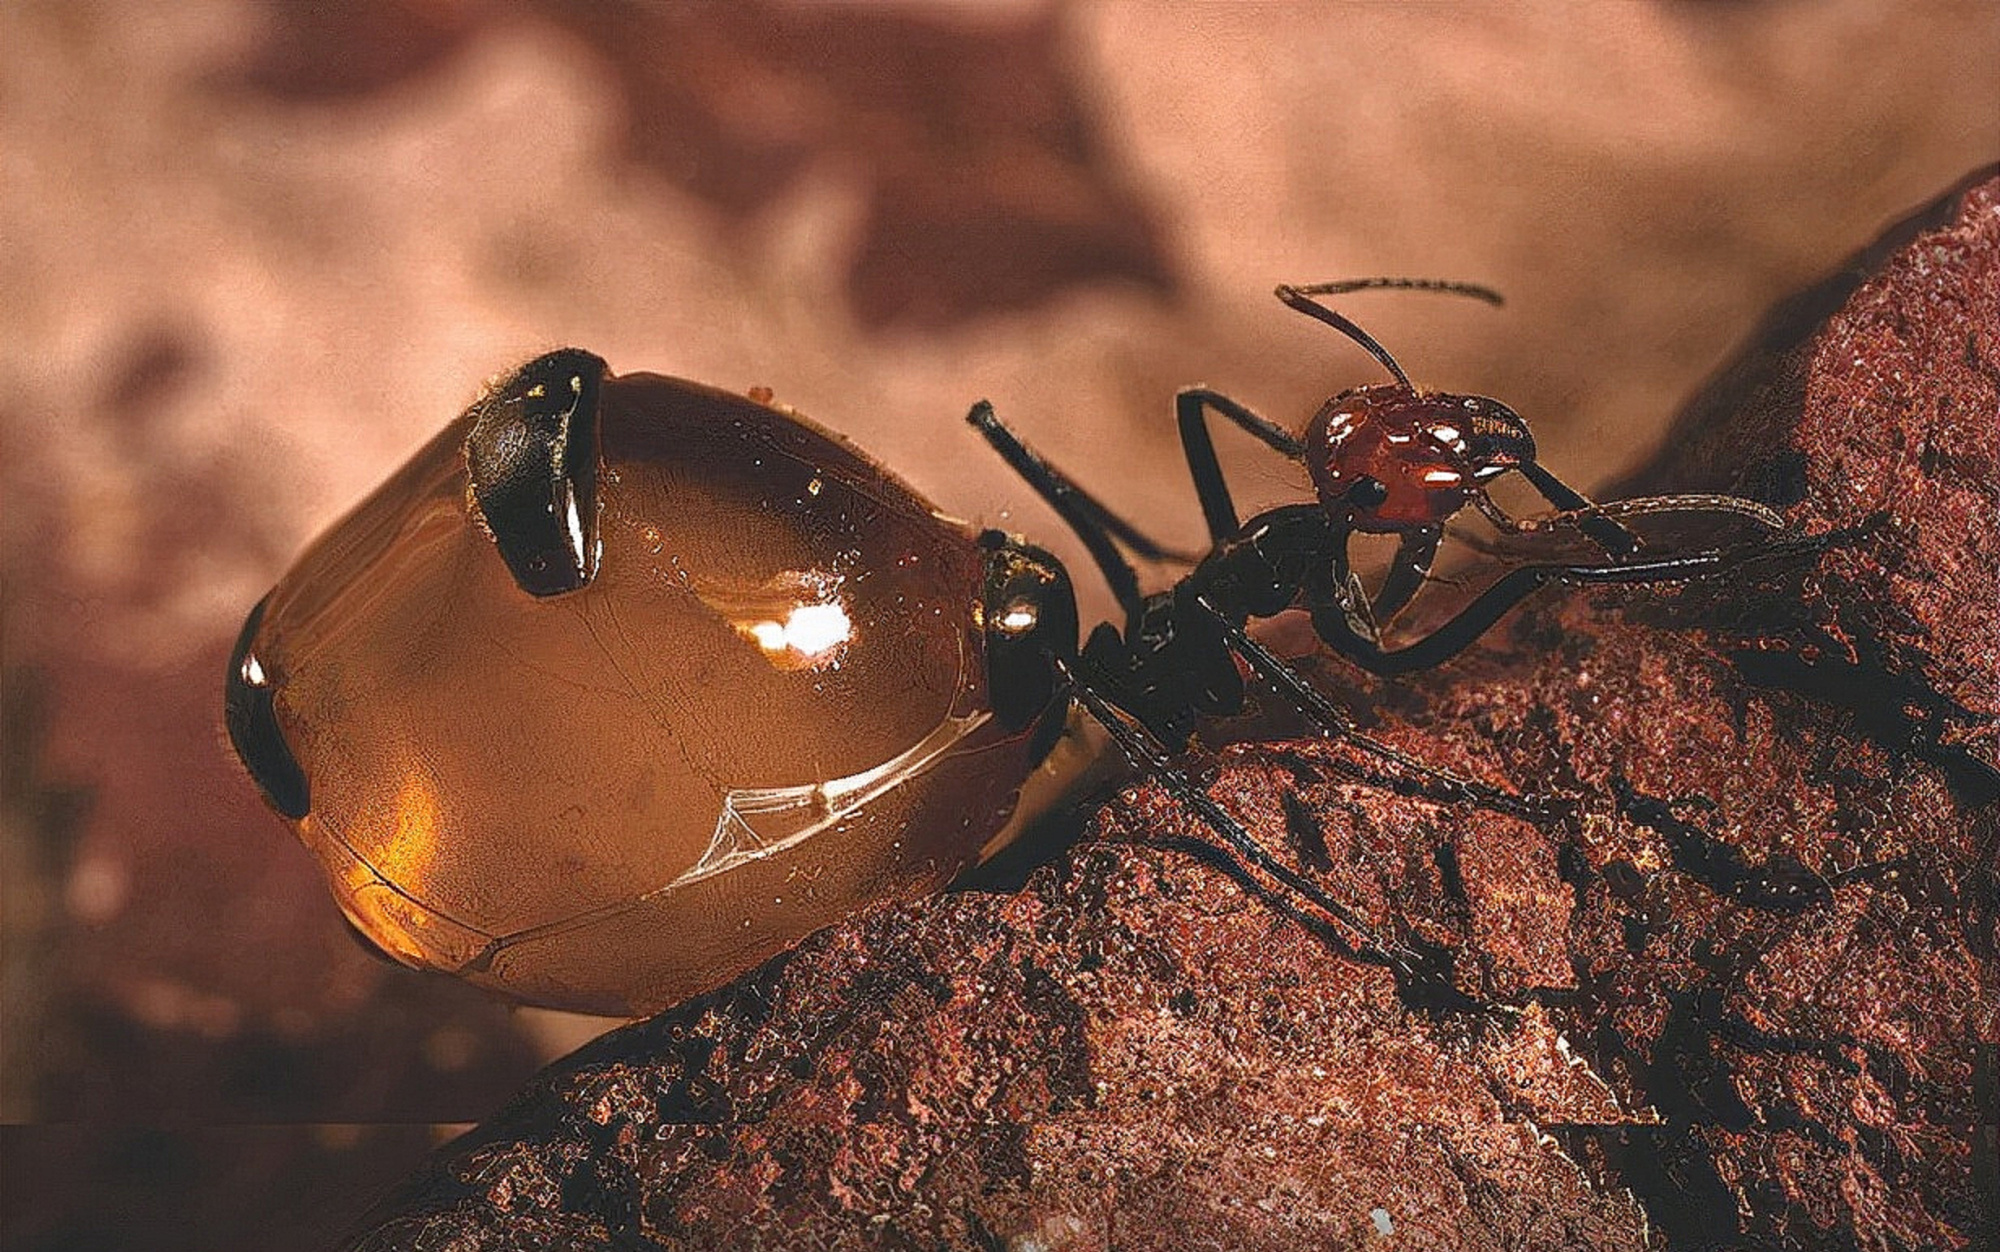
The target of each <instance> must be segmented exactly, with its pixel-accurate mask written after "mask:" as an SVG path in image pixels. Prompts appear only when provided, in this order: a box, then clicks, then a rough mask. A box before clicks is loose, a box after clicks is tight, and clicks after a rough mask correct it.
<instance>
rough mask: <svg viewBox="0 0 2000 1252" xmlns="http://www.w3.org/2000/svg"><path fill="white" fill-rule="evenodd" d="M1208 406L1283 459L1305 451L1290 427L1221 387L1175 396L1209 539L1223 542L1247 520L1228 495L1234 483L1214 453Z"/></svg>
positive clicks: (1184, 446)
mask: <svg viewBox="0 0 2000 1252" xmlns="http://www.w3.org/2000/svg"><path fill="white" fill-rule="evenodd" d="M1208 409H1214V410H1215V411H1216V412H1217V413H1220V414H1222V416H1224V417H1226V418H1228V419H1229V420H1230V421H1232V422H1234V423H1235V424H1236V425H1237V426H1239V427H1241V428H1242V429H1243V430H1245V431H1247V432H1249V433H1250V434H1251V435H1253V436H1255V437H1256V438H1257V439H1258V440H1260V441H1262V442H1263V443H1264V444H1265V445H1266V446H1267V447H1269V448H1271V449H1272V450H1273V451H1275V452H1276V453H1278V455H1280V456H1282V457H1286V458H1288V459H1290V460H1293V461H1296V460H1299V459H1300V458H1301V457H1303V456H1304V455H1305V452H1304V448H1303V446H1302V445H1301V444H1300V443H1299V441H1298V440H1297V439H1296V438H1294V437H1293V435H1292V433H1291V432H1290V431H1288V430H1286V429H1285V428H1284V427H1282V426H1280V425H1278V424H1277V423H1276V422H1273V421H1270V420H1268V419H1266V418H1262V417H1259V416H1258V415H1257V414H1256V413H1255V412H1253V411H1252V410H1250V409H1248V408H1246V407H1245V406H1243V405H1241V404H1238V403H1237V402H1236V401H1234V400H1232V399H1230V398H1229V397H1228V396H1225V395H1223V394H1222V393H1221V392H1219V391H1210V390H1209V389H1208V388H1206V387H1188V388H1185V389H1183V390H1182V391H1181V392H1180V394H1179V395H1176V396H1175V397H1174V416H1175V418H1176V420H1177V421H1178V422H1179V424H1180V430H1181V453H1182V455H1183V456H1185V457H1186V458H1187V467H1188V473H1189V474H1191V475H1192V476H1193V477H1194V490H1195V495H1196V496H1197V497H1198V498H1199V499H1200V500H1201V515H1202V518H1203V520H1204V521H1206V522H1207V523H1208V538H1209V542H1211V543H1221V542H1222V541H1223V540H1225V539H1233V538H1235V537H1236V532H1237V531H1239V530H1241V529H1242V527H1243V522H1242V519H1241V518H1239V517H1238V516H1237V515H1236V504H1235V502H1234V501H1233V500H1231V499H1230V497H1229V483H1228V481H1227V480H1225V479H1224V478H1223V476H1222V463H1221V462H1220V461H1218V460H1216V457H1215V441H1214V439H1213V438H1212V437H1211V436H1210V435H1209V433H1208V414H1207V412H1206V410H1208Z"/></svg>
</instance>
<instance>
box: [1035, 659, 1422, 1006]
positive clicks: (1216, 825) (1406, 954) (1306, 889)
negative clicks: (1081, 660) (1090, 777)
mask: <svg viewBox="0 0 2000 1252" xmlns="http://www.w3.org/2000/svg"><path fill="white" fill-rule="evenodd" d="M1052 660H1053V662H1054V664H1055V667H1056V672H1057V673H1058V674H1059V675H1061V677H1062V678H1063V679H1064V680H1065V682H1066V683H1067V685H1068V686H1069V689H1070V695H1071V696H1072V697H1073V698H1074V699H1075V700H1076V701H1077V703H1079V704H1081V705H1083V707H1084V711H1085V712H1087V713H1089V714H1090V716H1091V717H1092V718H1093V719H1095V720H1096V721H1097V723H1098V724H1099V725H1100V726H1102V727H1104V729H1105V730H1106V731H1107V732H1108V733H1109V734H1110V735H1111V738H1112V740H1113V742H1115V743H1116V744H1117V745H1118V750H1119V751H1120V752H1121V753H1123V754H1124V756H1125V759H1126V760H1127V761H1129V762H1130V763H1131V764H1132V766H1133V767H1134V768H1135V769H1139V770H1143V771H1144V772H1145V773H1146V774H1147V775H1149V776H1150V777H1152V778H1155V779H1157V780H1158V781H1159V783H1160V785H1161V786H1163V787H1165V788H1166V789H1167V792H1168V793H1169V794H1170V795H1172V796H1173V797H1174V798H1175V799H1176V800H1178V801H1180V802H1181V803H1182V804H1185V805H1187V806H1188V807H1189V808H1190V809H1192V810H1194V812H1195V813H1196V814H1198V815H1199V816H1200V817H1201V820H1202V821H1203V822H1204V823H1206V824H1207V826H1208V827H1209V829H1211V830H1213V831H1214V832H1215V833H1216V834H1218V835H1220V836H1221V837H1222V840H1223V842H1224V843H1227V844H1228V845H1229V847H1230V849H1231V850H1232V851H1233V852H1234V853H1235V855H1236V856H1238V857H1239V858H1241V859H1242V860H1243V861H1244V862H1245V863H1247V864H1249V865H1251V866H1253V867H1255V868H1256V869H1258V870H1260V871H1262V872H1263V873H1265V874H1267V875H1269V876H1270V877H1271V878H1272V879H1273V880H1274V881H1276V882H1277V883H1278V884H1279V885H1280V886H1282V887H1284V888H1286V889H1287V890H1289V891H1291V892H1293V893H1294V894H1296V895H1297V896H1299V897H1300V898H1301V899H1303V900H1306V901H1308V902H1310V903H1311V904H1312V905H1313V906H1315V907H1316V908H1318V909H1319V910H1320V911H1321V912H1323V913H1325V914H1326V915H1327V916H1328V917H1331V918H1333V919H1334V921H1335V922H1337V923H1338V924H1339V927H1340V928H1341V929H1342V930H1344V931H1346V932H1347V933H1348V934H1350V935H1352V936H1353V938H1351V939H1349V940H1348V941H1347V944H1348V947H1349V949H1350V950H1351V951H1353V952H1354V953H1356V954H1357V955H1365V956H1372V957H1374V958H1375V959H1377V960H1379V961H1382V962H1383V963H1385V964H1387V965H1389V966H1390V967H1392V968H1394V969H1395V970H1397V971H1398V972H1400V973H1403V974H1405V975H1415V974H1417V973H1418V971H1419V970H1420V968H1421V964H1422V963H1421V962H1420V961H1419V960H1418V959H1417V957H1416V954H1415V953H1413V952H1411V951H1409V950H1408V949H1407V948H1404V947H1403V946H1402V945H1400V944H1397V943H1394V942H1390V941H1386V940H1383V939H1380V938H1377V937H1376V935H1375V933H1374V931H1373V929H1372V928H1370V927H1369V926H1368V924H1367V923H1365V922H1363V921H1362V920H1361V919H1360V918H1359V917H1357V916H1356V915H1355V913H1354V911H1353V910H1352V909H1350V908H1348V907H1347V906H1346V905H1344V904H1342V903H1340V902H1339V901H1338V900H1335V899H1333V898H1332V897H1331V896H1329V895H1327V894H1326V893H1325V892H1324V891H1321V890H1320V889H1319V887H1317V886H1316V885H1314V884H1313V883H1311V882H1309V881H1308V880H1306V879H1305V878H1304V877H1303V876H1301V875H1300V874H1299V873H1297V872H1296V871H1295V870H1292V869H1290V868H1288V867H1287V866H1286V865H1284V864H1283V863H1282V862H1280V861H1278V860H1276V859H1275V858H1274V857H1272V855H1271V854H1270V853H1269V852H1267V851H1265V849H1264V847H1263V845H1261V844H1259V843H1258V842H1257V841H1256V840H1255V839H1253V838H1251V837H1250V832H1249V831H1247V830H1245V829H1243V826H1242V825H1241V823H1239V822H1238V821H1237V820H1236V819H1235V818H1234V817H1232V816H1230V814H1229V811H1228V810H1227V809H1225V808H1223V807H1222V806H1221V805H1220V804H1217V803H1216V802H1215V801H1214V800H1213V799H1212V798H1210V796H1209V795H1208V793H1207V792H1205V791H1203V790H1202V789H1201V788H1199V787H1197V786H1195V785H1194V782H1193V780H1191V779H1190V778H1188V776H1187V775H1186V774H1185V773H1183V772H1181V771H1180V770H1179V769H1176V768H1175V767H1174V765H1173V762H1172V761H1171V760H1170V759H1169V758H1168V756H1167V752H1166V749H1165V748H1163V747H1162V746H1161V745H1160V743H1159V741H1158V740H1156V739H1154V738H1153V736H1152V733H1151V732H1150V731H1148V730H1146V729H1145V728H1144V727H1143V726H1141V725H1139V724H1138V723H1136V722H1134V721H1132V720H1131V719H1130V718H1128V717H1127V716H1126V714H1125V713H1124V712H1123V711H1122V710H1120V709H1119V708H1118V707H1117V706H1116V705H1113V704H1112V703H1111V702H1110V701H1108V700H1106V699H1105V698H1104V697H1103V696H1101V695H1099V694H1097V692H1096V691H1095V690H1094V689H1093V688H1092V687H1091V685H1090V684H1089V683H1088V682H1085V681H1084V680H1083V679H1081V678H1079V677H1078V676H1077V674H1076V672H1075V671H1074V670H1073V669H1072V668H1071V666H1070V663H1069V662H1067V661H1065V660H1063V659H1062V658H1060V657H1056V658H1052Z"/></svg>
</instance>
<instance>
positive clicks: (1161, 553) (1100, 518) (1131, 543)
mask: <svg viewBox="0 0 2000 1252" xmlns="http://www.w3.org/2000/svg"><path fill="white" fill-rule="evenodd" d="M982 403H984V402H982ZM987 409H988V411H989V412H990V411H991V409H992V406H991V405H990V404H988V405H987ZM967 420H969V421H970V420H972V419H970V418H968V419H967ZM972 424H973V425H974V426H977V427H978V428H979V430H980V432H981V433H982V434H985V435H986V437H987V440H988V442H989V443H990V442H992V441H993V435H992V433H991V432H990V431H989V430H988V428H987V427H986V426H985V425H984V424H982V423H981V422H978V421H972ZM992 424H993V426H994V427H996V428H998V429H999V430H1000V431H1002V432H1004V434H1005V437H1006V438H1008V439H1009V440H1012V441H1013V442H1016V443H1018V442H1019V440H1018V439H1016V438H1015V437H1014V435H1013V432H1012V431H1009V430H1007V427H1006V425H1005V424H1004V423H1002V422H1001V421H1000V419H999V418H997V417H995V418H994V419H993V423H992ZM994 446H995V447H996V448H999V445H998V444H995V445H994ZM999 450H1000V455H1001V456H1002V457H1006V456H1007V452H1006V450H1005V449H1004V448H1001V449H999ZM1029 455H1030V456H1033V457H1035V459H1036V460H1038V461H1040V460H1042V458H1041V456H1040V454H1038V453H1035V452H1032V451H1030V452H1029ZM1010 464H1011V461H1010ZM1042 465H1043V467H1044V468H1046V469H1047V470H1048V472H1049V474H1050V475H1051V476H1052V477H1053V478H1054V479H1055V480H1056V481H1057V482H1059V483H1061V484H1062V485H1063V487H1064V489H1065V490H1067V491H1068V492H1069V494H1070V496H1071V498H1072V499H1073V500H1074V501H1075V502H1076V503H1077V504H1078V505H1079V506H1080V507H1082V508H1083V509H1084V510H1085V511H1086V512H1087V513H1089V514H1090V517H1091V520H1092V521H1094V522H1096V523H1097V524H1098V525H1099V526H1102V527H1103V528H1104V529H1105V530H1106V531H1108V532H1110V533H1111V534H1112V535H1113V536H1114V537H1116V538H1117V539H1118V541H1119V542H1120V543H1122V544H1124V545H1125V546H1126V547H1127V548H1130V549H1131V550H1132V551H1133V552H1136V553H1137V554H1139V555H1140V556H1141V557H1144V558H1145V559H1146V560H1148V561H1178V562H1180V563H1182V564H1184V565H1193V564H1195V563H1196V562H1197V561H1199V560H1201V556H1202V554H1201V553H1199V552H1187V551H1184V550H1182V549H1180V548H1169V547H1168V546H1167V545H1165V544H1163V543H1161V542H1160V541H1159V540H1157V539H1155V538H1153V537H1152V536H1151V535H1149V534H1147V533H1146V532H1145V531H1143V530H1140V529H1139V528H1138V527H1137V526H1134V525H1133V524H1132V523H1130V522H1128V521H1126V520H1125V519H1124V518H1123V517H1121V516H1119V515H1118V514H1117V513H1114V512H1112V510H1111V506H1110V505H1108V504H1105V503H1104V502H1103V501H1102V500H1099V499H1098V498H1097V497H1096V496H1094V495H1092V494H1090V492H1089V491H1087V490H1085V489H1084V488H1083V486H1082V485H1081V484H1079V483H1078V482H1077V481H1076V480H1075V479H1073V478H1071V477H1070V476H1069V475H1068V474H1065V473H1063V472H1062V471H1061V470H1059V469H1057V468H1056V467H1055V466H1053V465H1051V464H1049V463H1048V462H1047V461H1042ZM1030 485H1031V486H1032V485H1033V484H1032V483H1030Z"/></svg>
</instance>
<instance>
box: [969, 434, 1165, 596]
mask: <svg viewBox="0 0 2000 1252" xmlns="http://www.w3.org/2000/svg"><path fill="white" fill-rule="evenodd" d="M965 420H966V421H967V422H970V423H971V424H972V425H973V426H975V427H977V428H978V430H979V433H980V434H981V435H984V436H985V437H986V442H987V443H989V444H991V445H992V446H993V450H994V451H995V452H998V453H999V454H1000V458H1001V459H1002V460H1004V461H1006V462H1007V464H1008V465H1010V466H1012V467H1013V468H1014V472H1015V473H1017V474H1019V475H1020V476H1021V477H1022V478H1023V479H1025V480H1027V483H1028V485H1029V486H1030V487H1033V488H1034V489H1035V494H1037V495H1039V496H1041V498H1042V499H1044V500H1046V501H1048V503H1049V507H1050V508H1052V509H1054V510H1055V511H1056V512H1057V513H1059V514H1061V516H1062V519H1063V521H1065V522H1068V523H1069V528H1070V529H1071V530H1072V531H1075V532H1076V537H1077V538H1079V539H1081V540H1083V546H1084V547H1086V548H1088V549H1090V556H1091V559H1092V560H1094V561H1096V562H1097V568H1098V570H1099V572H1101V573H1102V574H1103V575H1104V581H1105V582H1107V583H1109V584H1110V585H1111V594H1112V595H1114V596H1116V597H1117V598H1118V604H1119V607H1120V608H1122V609H1124V610H1125V615H1126V617H1127V618H1131V619H1136V618H1137V617H1138V615H1139V612H1140V610H1141V608H1142V607H1144V605H1145V597H1144V596H1143V595H1141V594H1140V592H1139V576H1138V574H1136V573H1135V572H1133V569H1132V563H1131V562H1130V561H1127V560H1126V559H1125V557H1124V556H1123V554H1121V553H1120V552H1119V551H1118V545H1117V544H1115V543H1113V542H1112V539H1111V535H1112V533H1113V528H1112V527H1110V526H1107V525H1106V523H1105V518H1106V517H1107V516H1108V514H1109V510H1107V509H1105V508H1104V507H1103V506H1102V505H1100V504H1098V503H1097V502H1096V501H1095V500H1092V499H1091V498H1090V497H1089V496H1088V495H1086V494H1085V493H1084V491H1083V490H1082V489H1081V488H1080V487H1078V486H1077V485H1076V484H1075V483H1073V482H1071V481H1070V480H1069V478H1068V477H1067V476H1065V475H1064V474H1063V473H1062V472H1061V471H1060V470H1058V469H1056V468H1055V467H1054V466H1052V465H1050V464H1049V463H1048V462H1047V461H1044V460H1043V459H1042V458H1041V457H1039V456H1037V455H1036V454H1035V453H1034V451H1033V450H1031V449H1030V448H1029V447H1028V445H1026V444H1024V443H1022V442H1021V440H1020V439H1019V438H1018V437H1017V436H1016V435H1015V434H1014V432H1013V431H1011V430H1008V429H1007V427H1006V426H1005V425H1003V424H1002V423H1001V421H1000V419H999V418H998V417H997V416H995V415H994V412H993V406H992V405H991V404H989V403H988V402H986V401H984V400H981V401H980V402H979V403H977V404H975V405H973V406H972V411H971V412H970V413H968V414H966V415H965ZM1120 525H1123V523H1120ZM1127 529H1128V530H1129V529H1130V528H1129V527H1128V528H1127ZM1132 533H1134V534H1136V533H1137V532H1132ZM1148 542H1149V543H1150V541H1148ZM1155 546H1157V545H1155Z"/></svg>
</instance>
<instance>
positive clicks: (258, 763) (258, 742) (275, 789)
mask: <svg viewBox="0 0 2000 1252" xmlns="http://www.w3.org/2000/svg"><path fill="white" fill-rule="evenodd" d="M270 601H271V598H270V597H269V596H265V597H264V598H263V599H262V600H260V601H258V602H257V607H256V608H254V609H251V610H250V617H249V620H247V621H246V622H244V623H243V633H242V634H240V635H238V636H237V638H236V647H235V649H234V650H233V651H231V653H230V654H229V673H228V674H227V676H226V677H225V678H224V679H223V687H222V716H223V721H224V723H225V724H226V725H227V726H228V728H229V743H230V746H231V747H233V748H235V749H236V756H237V758H238V759H239V760H241V761H242V762H243V768H244V769H246V770H248V771H249V772H250V778H251V780H252V781H254V782H255V783H256V784H257V789H258V790H259V791H262V792H263V793H264V799H265V800H266V801H267V802H268V803H269V804H270V806H271V807H272V808H274V809H276V810H278V812H280V813H282V814H284V815H285V816H286V817H289V818H291V819H293V820H294V821H296V820H298V819H299V818H301V817H304V816H305V815H306V812H307V811H308V810H309V809H310V808H311V807H312V797H311V793H310V791H309V789H308V788H307V786H306V776H305V772H304V771H303V770H301V769H300V768H299V762H298V759H297V758H296V757H294V756H293V755H292V749H291V745H289V744H287V743H286V742H285V732H284V729H283V728H282V727H281V726H279V725H278V710H277V705H276V702H275V700H274V698H273V696H274V690H273V688H274V682H273V678H272V676H271V675H270V674H268V673H266V672H265V670H264V664H263V662H262V661H260V660H258V658H257V653H256V651H255V643H256V640H257V627H258V626H259V625H261V624H262V623H263V621H264V606H265V605H267V604H269V603H270Z"/></svg>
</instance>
